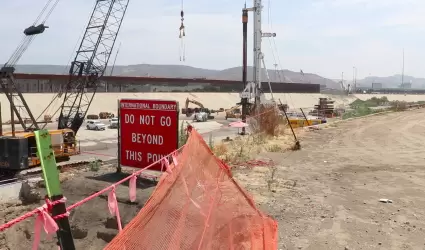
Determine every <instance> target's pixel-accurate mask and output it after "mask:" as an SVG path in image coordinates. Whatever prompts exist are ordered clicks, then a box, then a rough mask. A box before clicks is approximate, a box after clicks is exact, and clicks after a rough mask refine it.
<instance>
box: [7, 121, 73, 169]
mask: <svg viewBox="0 0 425 250" xmlns="http://www.w3.org/2000/svg"><path fill="white" fill-rule="evenodd" d="M49 134H50V136H51V141H52V147H53V151H54V153H55V158H56V161H57V162H61V161H67V160H69V159H70V156H73V155H78V154H80V150H79V147H78V146H77V140H76V138H75V133H74V131H73V130H72V129H60V130H49ZM3 136H5V137H8V136H12V132H5V133H3ZM15 138H16V139H18V140H19V139H26V140H25V141H27V142H28V143H25V144H27V150H28V151H27V150H25V151H27V153H26V154H25V153H24V155H25V156H27V157H28V166H25V167H29V168H31V167H35V166H38V165H40V159H39V158H38V156H37V145H36V141H35V137H34V132H25V131H15ZM16 153H18V152H16ZM25 165H26V164H25ZM11 167H12V166H11Z"/></svg>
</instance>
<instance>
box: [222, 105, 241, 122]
mask: <svg viewBox="0 0 425 250" xmlns="http://www.w3.org/2000/svg"><path fill="white" fill-rule="evenodd" d="M225 112H226V116H225V119H226V120H227V119H228V118H237V119H239V118H241V116H242V113H241V105H236V106H233V107H231V108H230V109H226V110H225Z"/></svg>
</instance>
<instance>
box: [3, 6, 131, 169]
mask: <svg viewBox="0 0 425 250" xmlns="http://www.w3.org/2000/svg"><path fill="white" fill-rule="evenodd" d="M58 1H59V0H56V1H54V4H53V6H52V7H51V8H48V7H49V4H50V3H51V2H52V1H51V0H49V1H48V3H47V4H46V6H45V7H44V9H43V12H42V13H41V14H40V15H39V18H38V19H37V20H36V22H34V24H33V25H32V26H30V27H29V28H27V29H25V31H24V34H25V36H24V39H23V42H22V43H21V44H20V45H19V47H18V48H17V49H16V51H15V52H14V54H13V55H12V57H11V59H10V60H9V61H8V62H7V63H6V64H5V65H4V66H3V67H2V68H1V69H0V77H1V81H0V84H1V88H2V90H3V91H4V92H5V94H6V96H7V98H8V100H9V102H10V106H11V110H12V112H11V121H14V120H15V115H16V117H17V118H18V120H19V123H20V125H21V126H22V128H23V131H16V130H15V124H14V123H13V122H12V124H11V126H12V131H11V132H8V133H3V135H2V136H1V137H0V171H3V172H8V173H10V172H14V173H17V172H19V171H21V170H25V169H28V168H31V167H34V166H37V165H39V163H40V162H39V159H38V157H37V150H36V144H35V137H34V131H35V130H39V129H44V128H45V127H46V125H47V123H46V122H37V119H38V118H40V117H41V116H42V115H43V114H44V113H45V112H46V110H47V109H49V107H50V106H51V105H52V104H53V103H54V101H55V100H56V99H57V98H58V97H61V96H62V94H64V99H63V103H62V105H61V107H60V108H59V109H58V110H57V111H56V112H55V114H56V113H57V112H58V111H59V110H60V115H59V119H58V129H56V130H50V131H49V133H50V135H51V138H52V145H53V148H54V152H55V158H56V159H57V160H59V161H61V160H68V159H69V157H70V156H72V155H75V154H79V150H78V146H77V141H76V138H75V136H76V133H77V132H78V130H79V128H80V127H81V125H82V123H83V121H84V119H85V116H86V113H87V111H88V109H89V107H90V104H91V102H92V100H93V97H94V94H95V93H96V88H97V85H98V80H99V78H100V77H102V76H103V74H104V71H105V69H106V66H107V64H108V61H109V58H110V55H111V52H112V49H113V46H114V44H115V40H116V37H117V35H118V32H119V29H120V27H121V24H122V20H123V17H124V15H125V13H126V10H127V6H128V3H129V0H96V3H95V7H94V10H93V12H92V15H91V17H90V20H89V22H88V25H87V27H86V29H85V34H84V36H83V39H82V41H81V44H80V47H79V48H78V50H77V53H76V56H75V59H74V61H73V62H72V63H71V66H70V71H69V81H68V83H67V84H66V85H65V86H62V92H61V93H58V94H57V95H56V96H55V98H54V99H53V100H52V102H51V103H50V104H49V105H48V107H47V108H46V109H45V110H44V111H43V112H42V114H40V116H39V117H38V118H37V119H36V118H35V116H34V115H33V114H32V112H31V110H30V108H29V105H28V104H27V102H26V101H25V99H24V97H23V95H22V93H21V92H20V90H19V89H18V87H17V84H16V82H15V79H14V77H13V73H14V71H15V67H14V66H15V65H16V63H17V61H18V60H19V58H20V57H21V56H22V54H23V52H24V51H25V50H26V49H27V48H28V46H29V44H30V43H31V41H32V40H33V39H34V37H35V36H36V35H37V34H41V33H43V32H44V30H45V29H46V28H47V26H44V23H45V21H46V20H47V17H48V16H49V15H50V13H51V12H52V11H53V9H54V7H55V6H56V4H57V3H58ZM46 11H47V15H46V17H45V19H44V21H42V23H41V24H40V25H36V24H37V22H38V21H39V19H40V17H42V16H43V13H46ZM17 102H19V103H17ZM53 115H54V114H53ZM28 120H29V121H30V122H28ZM43 123H44V125H42V126H40V124H43Z"/></svg>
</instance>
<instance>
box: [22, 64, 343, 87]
mask: <svg viewBox="0 0 425 250" xmlns="http://www.w3.org/2000/svg"><path fill="white" fill-rule="evenodd" d="M252 70H253V68H252V67H248V79H249V78H250V76H252V74H253V73H252ZM16 71H17V72H19V73H32V74H66V73H67V71H68V70H67V67H66V66H61V65H19V66H17V68H16ZM110 74H111V67H108V68H107V70H106V75H110ZM113 75H116V76H153V77H176V78H207V79H220V80H241V79H242V67H234V68H229V69H224V70H210V69H201V68H195V67H190V66H184V65H152V64H137V65H127V66H121V65H117V66H115V67H114V71H113ZM268 75H269V77H270V80H271V81H272V82H296V83H314V84H322V85H325V84H326V87H327V88H333V89H340V87H339V85H338V84H337V83H336V82H334V81H333V80H330V79H326V78H323V77H321V76H319V75H316V74H310V73H304V75H301V74H300V73H299V72H293V71H290V70H283V71H275V70H268ZM262 79H263V80H264V81H265V80H266V79H267V76H266V72H265V70H264V71H263V74H262Z"/></svg>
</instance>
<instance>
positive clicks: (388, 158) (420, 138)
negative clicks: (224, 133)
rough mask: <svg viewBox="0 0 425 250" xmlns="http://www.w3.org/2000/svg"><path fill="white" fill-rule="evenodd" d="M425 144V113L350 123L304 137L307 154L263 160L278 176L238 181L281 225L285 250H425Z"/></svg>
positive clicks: (259, 171)
mask: <svg viewBox="0 0 425 250" xmlns="http://www.w3.org/2000/svg"><path fill="white" fill-rule="evenodd" d="M424 142H425V110H415V111H406V112H400V113H391V114H386V115H378V116H374V117H369V118H362V119H357V120H351V121H344V122H341V123H338V124H336V126H335V127H332V126H331V128H328V129H324V130H320V131H317V132H309V133H306V134H305V135H304V136H303V137H302V139H301V144H302V147H303V148H302V150H301V151H296V152H288V153H285V154H284V155H283V156H282V154H281V153H265V154H263V155H262V157H265V158H269V159H272V160H273V161H275V162H276V171H275V172H274V176H273V177H271V175H272V172H273V171H272V170H271V169H267V168H264V167H263V168H262V167H258V168H255V169H252V170H248V169H245V170H238V171H236V173H235V177H236V178H237V179H238V180H240V181H241V182H242V183H243V184H244V186H246V187H247V189H248V190H249V191H250V192H251V193H253V195H254V198H255V200H256V201H257V202H258V203H259V204H260V206H261V207H262V209H263V210H264V211H265V212H268V213H269V214H270V215H271V216H273V217H274V218H275V219H276V220H278V223H279V248H280V249H312V250H321V249H323V250H324V249H326V250H333V249H350V250H351V249H397V250H398V249H418V250H423V249H425V221H424V219H425V164H424V163H425V159H424V158H425V155H424V154H423V151H424V148H423V146H424ZM267 182H269V183H270V184H271V185H270V188H269V187H268V184H267ZM383 198H384V199H390V200H392V201H393V203H381V202H380V201H379V200H380V199H383Z"/></svg>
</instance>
